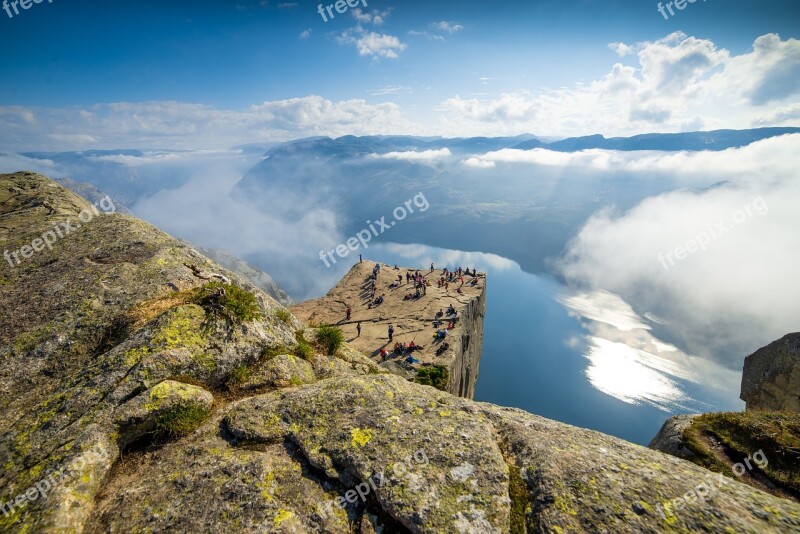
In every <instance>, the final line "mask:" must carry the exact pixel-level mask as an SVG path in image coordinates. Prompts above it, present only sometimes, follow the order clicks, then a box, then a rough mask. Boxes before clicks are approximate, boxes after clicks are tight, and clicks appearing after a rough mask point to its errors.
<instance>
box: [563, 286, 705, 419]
mask: <svg viewBox="0 0 800 534" xmlns="http://www.w3.org/2000/svg"><path fill="white" fill-rule="evenodd" d="M560 302H561V303H562V304H563V305H564V306H565V307H566V308H567V309H568V310H569V311H570V314H571V315H572V316H573V317H576V318H578V319H579V320H580V321H581V324H582V326H583V327H584V328H585V329H586V330H587V331H588V332H589V335H587V336H586V339H587V341H588V348H587V350H586V353H585V354H584V356H585V357H586V359H588V360H589V366H588V367H587V368H586V377H587V378H588V379H589V382H591V384H592V386H593V387H595V388H597V389H598V390H599V391H602V392H603V393H605V394H607V395H611V396H612V397H615V398H617V399H619V400H621V401H623V402H627V403H629V404H642V403H644V404H649V405H651V406H653V407H655V408H658V409H659V410H662V411H665V412H671V411H674V410H676V409H684V410H688V409H689V408H688V406H687V405H688V404H692V405H696V404H697V402H698V401H697V400H695V399H693V398H692V397H691V396H689V395H688V394H687V393H686V392H685V389H684V387H683V383H685V382H693V383H696V384H700V383H701V379H700V377H699V375H698V373H696V372H694V371H692V370H691V366H692V360H693V359H692V358H691V357H690V356H688V355H686V354H684V353H683V352H681V351H680V350H678V349H677V348H676V347H675V346H673V345H670V344H668V343H664V342H663V341H661V340H659V339H657V338H656V337H654V336H653V335H652V334H651V333H650V330H651V327H650V326H649V325H647V324H646V323H645V322H644V320H643V319H642V318H641V317H639V315H637V314H636V312H635V311H634V310H633V308H631V306H630V305H629V304H628V303H626V302H625V301H624V300H622V299H621V298H620V297H619V296H618V295H615V294H613V293H609V292H607V291H593V292H590V293H579V294H576V295H572V296H569V297H562V298H561V299H560Z"/></svg>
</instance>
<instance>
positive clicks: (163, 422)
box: [156, 402, 211, 437]
mask: <svg viewBox="0 0 800 534" xmlns="http://www.w3.org/2000/svg"><path fill="white" fill-rule="evenodd" d="M210 413H211V412H210V410H207V409H206V408H205V407H203V406H200V405H198V404H194V403H191V402H187V403H181V404H178V405H177V406H175V407H174V408H172V409H170V410H168V411H166V412H163V413H160V414H158V415H157V416H156V433H157V434H159V435H161V436H165V437H181V436H185V435H187V434H191V433H192V432H194V431H195V430H196V429H197V428H198V427H199V426H200V425H201V424H203V422H204V421H205V420H206V419H207V418H208V416H209V414H210Z"/></svg>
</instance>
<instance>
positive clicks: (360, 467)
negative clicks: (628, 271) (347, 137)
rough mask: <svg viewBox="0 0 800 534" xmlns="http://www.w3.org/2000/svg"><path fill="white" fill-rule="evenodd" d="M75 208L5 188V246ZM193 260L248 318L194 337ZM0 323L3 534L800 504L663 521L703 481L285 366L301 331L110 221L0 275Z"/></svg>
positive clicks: (799, 510) (697, 525)
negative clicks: (191, 419) (188, 421)
mask: <svg viewBox="0 0 800 534" xmlns="http://www.w3.org/2000/svg"><path fill="white" fill-rule="evenodd" d="M84 206H85V203H84V202H83V201H82V200H81V199H79V198H78V197H76V196H75V195H73V194H72V193H69V192H67V191H66V190H64V189H63V188H61V187H60V186H58V185H56V184H54V183H53V182H50V181H49V180H47V179H46V178H44V177H41V176H38V175H34V174H31V173H18V174H15V175H0V249H3V248H12V249H16V248H18V247H19V246H22V245H23V244H24V243H29V242H30V241H31V240H32V239H33V238H35V237H36V236H37V235H40V234H41V232H43V231H45V230H46V229H47V228H48V227H51V226H52V224H53V223H54V222H57V221H59V220H62V219H64V218H69V217H74V215H75V214H76V213H78V212H79V211H80V209H83V207H84ZM187 264H188V265H191V266H194V267H195V268H196V269H200V270H202V271H204V272H214V273H222V274H223V275H224V276H225V277H227V278H229V279H230V280H231V281H232V283H233V284H234V285H236V286H238V287H239V288H241V289H245V290H246V291H248V292H251V293H252V295H254V296H255V302H256V303H257V305H258V308H259V310H260V311H261V315H260V316H259V317H256V318H251V319H249V320H246V321H243V322H241V323H237V324H235V325H233V326H231V327H230V328H224V327H220V326H219V325H217V327H213V328H209V325H208V320H209V319H208V310H207V309H205V308H203V307H202V306H201V305H200V304H198V303H196V302H192V301H190V300H187V295H189V294H190V293H191V291H193V290H194V289H195V288H197V287H200V286H203V285H204V284H205V283H206V282H207V281H206V280H201V279H197V278H196V276H194V274H193V270H192V269H191V268H189V267H187ZM0 309H1V310H2V312H3V313H2V314H0V407H2V408H3V409H4V411H5V417H4V418H3V419H0V462H1V463H2V466H3V470H2V472H1V473H0V505H3V504H5V503H9V501H11V502H12V503H13V506H12V507H11V509H8V508H6V509H5V511H7V513H2V514H0V531H2V532H164V531H171V532H286V533H295V532H342V533H349V532H362V533H367V532H369V533H372V532H375V533H377V532H437V533H438V532H459V533H461V532H464V533H469V532H474V533H487V532H488V533H491V532H514V533H518V532H526V531H527V532H661V531H706V532H725V531H729V532H758V533H762V532H791V531H800V505H798V504H797V503H794V502H791V501H788V500H784V499H781V498H778V497H775V496H772V495H769V494H767V493H764V492H762V491H759V490H758V489H755V488H752V487H750V486H747V485H743V484H740V483H738V482H735V481H732V480H731V481H729V482H727V483H725V484H720V485H719V487H717V488H715V490H714V491H711V492H708V493H707V494H706V495H705V496H704V497H703V498H701V499H695V500H694V502H692V503H687V504H686V505H685V506H683V507H682V508H680V509H679V510H676V511H675V512H674V513H673V514H670V515H668V516H666V517H665V516H662V515H661V514H660V513H659V511H658V506H659V505H663V504H664V503H668V502H670V501H671V500H674V499H676V498H679V497H681V496H682V495H685V494H687V492H689V491H690V490H693V489H694V488H697V487H698V486H699V485H701V484H704V483H707V481H708V477H709V476H712V474H711V473H710V472H709V471H707V470H705V469H703V468H701V467H699V466H696V465H693V464H691V463H689V462H686V461H683V460H679V459H677V458H673V457H670V456H667V455H665V454H662V453H660V452H657V451H653V450H649V449H646V448H643V447H639V446H636V445H633V444H630V443H627V442H625V441H623V440H620V439H617V438H613V437H610V436H606V435H603V434H599V433H597V432H592V431H588V430H583V429H579V428H575V427H571V426H568V425H565V424H562V423H557V422H554V421H550V420H547V419H543V418H541V417H537V416H535V415H531V414H528V413H526V412H523V411H521V410H516V409H510V408H501V407H498V406H493V405H489V404H482V403H476V402H473V401H470V400H467V399H465V398H461V397H457V396H454V395H451V394H449V393H446V392H443V391H439V390H437V389H434V388H433V387H429V386H422V385H419V384H415V383H413V382H409V381H407V380H406V379H404V378H403V377H401V376H397V375H393V374H389V373H386V372H385V370H384V369H383V368H381V367H380V366H378V365H377V364H376V363H375V362H373V361H370V360H369V358H367V357H365V356H363V355H362V354H361V353H359V352H358V351H357V350H354V349H352V348H351V347H349V346H347V345H346V346H344V347H343V348H342V349H341V350H340V351H339V352H337V354H335V355H334V356H332V357H327V356H323V355H322V354H320V351H319V349H318V348H316V350H315V353H314V354H313V355H307V358H308V359H307V360H300V359H298V357H297V356H296V355H292V354H294V352H293V345H294V343H296V342H297V341H298V340H299V339H301V338H304V339H313V335H311V332H309V330H310V329H309V328H308V327H306V326H304V325H303V324H301V323H300V322H299V321H298V320H297V319H296V318H294V317H291V316H290V315H288V314H286V313H285V312H283V310H282V308H281V307H280V306H279V305H278V304H277V303H276V302H275V301H274V300H273V299H271V298H270V297H269V296H268V295H266V294H265V293H263V292H262V291H260V290H258V289H257V288H255V287H254V286H252V285H251V284H248V283H247V281H246V280H243V279H241V278H239V277H237V276H236V275H234V274H233V273H230V272H228V271H225V270H224V269H221V268H220V267H219V266H218V265H215V264H214V263H213V262H211V261H210V260H208V259H206V258H204V257H202V256H201V255H199V254H198V253H197V252H196V251H194V250H193V249H191V248H189V247H187V246H186V245H185V244H184V243H181V242H179V241H177V240H175V239H173V238H171V237H170V236H168V235H166V234H163V233H162V232H160V231H158V230H157V229H155V228H153V227H152V226H150V225H146V224H144V223H142V222H141V221H138V220H136V219H133V218H131V217H128V216H125V215H109V216H104V217H101V218H98V219H96V220H94V221H93V222H92V223H91V224H87V225H86V226H84V227H82V228H81V229H80V230H79V231H78V232H76V233H75V234H74V235H70V236H67V237H65V238H64V239H63V240H60V241H59V242H58V243H57V244H56V246H54V247H53V250H52V251H50V250H46V251H43V252H40V253H39V254H38V255H36V256H34V257H33V258H31V259H30V260H29V261H28V262H26V263H25V264H24V265H20V266H17V267H15V268H11V267H9V266H8V264H5V265H3V266H0ZM279 311H280V313H278V312H279ZM121 318H128V319H130V320H128V321H122V322H120V319H121ZM212 326H213V325H212ZM275 358H280V359H278V360H276V361H274V362H273V361H272V360H274V359H275ZM270 362H272V363H270ZM286 377H288V378H286ZM247 380H253V381H254V384H251V385H252V386H253V388H255V390H257V391H254V390H252V389H251V390H248V388H247V387H245V386H246V381H247ZM233 381H235V383H236V384H237V386H236V387H232V386H230V384H231V383H233ZM256 392H257V393H259V394H258V395H256V394H255V393H256ZM174 403H177V405H179V406H183V405H185V404H186V403H189V404H191V405H192V406H195V407H199V408H201V409H202V410H201V411H202V412H203V414H202V415H203V416H202V419H201V420H198V424H199V426H191V427H187V428H191V430H187V433H184V434H181V435H180V437H177V436H169V437H167V438H159V439H156V438H154V439H153V440H152V441H150V442H147V437H148V435H149V432H150V428H149V423H148V413H152V412H154V411H155V413H161V411H163V410H167V411H169V409H168V407H169V406H173V405H174ZM206 411H207V412H208V413H206ZM181 413H183V412H181ZM184 415H185V414H184ZM133 427H135V428H136V431H135V432H133V434H132V435H130V436H128V435H126V434H125V432H126V430H129V429H131V428H133ZM134 438H135V439H136V440H137V443H138V444H137V445H136V446H133V445H132V441H131V440H132V439H134ZM142 440H144V441H145V442H144V443H143V442H142ZM43 480H48V481H51V482H52V483H51V484H50V485H49V487H47V488H46V491H43V494H38V493H37V492H38V490H35V491H34V490H33V489H32V488H37V487H38V485H40V484H41V483H42V481H43ZM42 489H44V486H43V485H42ZM33 493H36V494H37V495H36V497H35V498H33ZM29 494H30V495H31V498H28V497H26V495H29Z"/></svg>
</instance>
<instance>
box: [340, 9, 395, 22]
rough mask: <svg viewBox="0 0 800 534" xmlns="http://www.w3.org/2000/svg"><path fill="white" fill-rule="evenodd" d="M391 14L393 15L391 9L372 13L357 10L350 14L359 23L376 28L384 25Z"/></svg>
mask: <svg viewBox="0 0 800 534" xmlns="http://www.w3.org/2000/svg"><path fill="white" fill-rule="evenodd" d="M390 13H391V10H390V9H387V10H385V11H379V10H377V9H375V10H372V11H363V10H362V9H361V8H355V9H353V10H352V11H350V14H351V15H352V16H353V18H354V19H356V20H357V21H358V22H359V23H362V24H374V25H375V26H380V25H381V24H383V23H384V21H385V20H386V18H387V17H388V16H389V14H390Z"/></svg>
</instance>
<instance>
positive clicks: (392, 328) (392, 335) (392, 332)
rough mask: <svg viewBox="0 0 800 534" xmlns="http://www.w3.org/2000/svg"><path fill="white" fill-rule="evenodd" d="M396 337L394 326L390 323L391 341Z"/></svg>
mask: <svg viewBox="0 0 800 534" xmlns="http://www.w3.org/2000/svg"><path fill="white" fill-rule="evenodd" d="M392 339H394V326H392V325H389V343H391V342H392Z"/></svg>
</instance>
